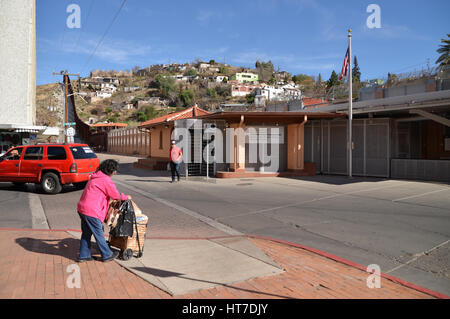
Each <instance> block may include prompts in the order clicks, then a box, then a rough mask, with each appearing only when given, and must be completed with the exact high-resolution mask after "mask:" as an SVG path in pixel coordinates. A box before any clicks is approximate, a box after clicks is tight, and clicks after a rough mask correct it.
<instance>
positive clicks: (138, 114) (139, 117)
mask: <svg viewBox="0 0 450 319" xmlns="http://www.w3.org/2000/svg"><path fill="white" fill-rule="evenodd" d="M135 117H136V119H137V120H138V122H145V121H147V116H146V115H145V113H144V112H142V111H141V112H136V114H135Z"/></svg>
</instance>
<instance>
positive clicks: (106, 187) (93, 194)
mask: <svg viewBox="0 0 450 319" xmlns="http://www.w3.org/2000/svg"><path fill="white" fill-rule="evenodd" d="M109 199H114V200H127V199H128V196H126V195H125V194H121V193H119V191H118V190H117V188H116V185H114V182H113V180H112V179H111V177H109V176H108V175H106V174H104V173H103V172H101V171H98V172H96V173H94V174H92V176H91V179H90V180H89V182H88V183H87V185H86V188H85V189H84V192H83V194H82V195H81V198H80V201H79V202H78V205H77V209H78V212H80V213H81V214H83V215H86V216H90V217H95V218H98V219H100V220H101V221H102V222H103V221H104V220H105V218H106V214H107V212H108V206H109Z"/></svg>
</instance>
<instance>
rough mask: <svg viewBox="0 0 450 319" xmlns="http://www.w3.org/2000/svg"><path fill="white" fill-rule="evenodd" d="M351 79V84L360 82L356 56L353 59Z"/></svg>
mask: <svg viewBox="0 0 450 319" xmlns="http://www.w3.org/2000/svg"><path fill="white" fill-rule="evenodd" d="M352 79H353V82H360V81H361V71H360V70H359V65H358V59H357V58H356V55H355V57H354V59H353V70H352Z"/></svg>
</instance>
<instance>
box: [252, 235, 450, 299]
mask: <svg viewBox="0 0 450 319" xmlns="http://www.w3.org/2000/svg"><path fill="white" fill-rule="evenodd" d="M246 237H248V238H254V239H263V240H269V241H273V242H276V243H279V244H283V245H287V246H292V247H296V248H301V249H304V250H306V251H309V252H312V253H314V254H317V255H320V256H322V257H325V258H328V259H331V260H334V261H336V262H338V263H341V264H344V265H347V266H350V267H353V268H356V269H358V270H362V271H364V272H367V267H365V266H363V265H360V264H358V263H355V262H353V261H350V260H347V259H345V258H341V257H338V256H335V255H333V254H330V253H327V252H324V251H321V250H318V249H315V248H311V247H308V246H304V245H301V244H296V243H293V242H289V241H285V240H281V239H275V238H272V237H264V236H257V235H246ZM380 275H381V277H382V278H385V279H388V280H390V281H392V282H395V283H397V284H400V285H402V286H405V287H408V288H411V289H414V290H416V291H419V292H421V293H424V294H427V295H430V296H432V297H435V298H438V299H450V296H447V295H444V294H442V293H440V292H437V291H433V290H430V289H427V288H424V287H421V286H418V285H415V284H413V283H410V282H408V281H405V280H403V279H400V278H397V277H394V276H391V275H388V274H385V273H383V272H382V273H381V274H380Z"/></svg>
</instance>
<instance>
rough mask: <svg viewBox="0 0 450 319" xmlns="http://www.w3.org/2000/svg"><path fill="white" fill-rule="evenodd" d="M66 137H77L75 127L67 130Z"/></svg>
mask: <svg viewBox="0 0 450 319" xmlns="http://www.w3.org/2000/svg"><path fill="white" fill-rule="evenodd" d="M66 136H68V137H74V136H75V129H74V128H73V127H69V128H68V129H67V130H66Z"/></svg>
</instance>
